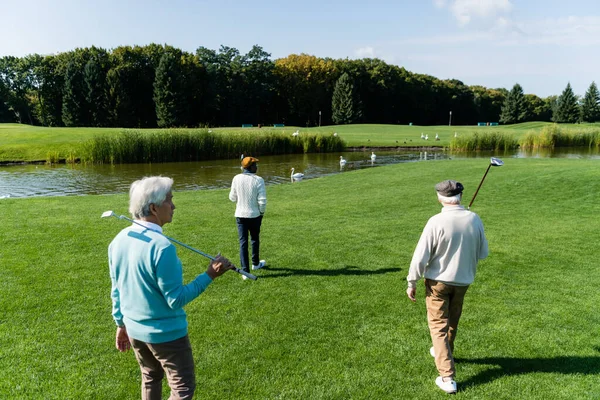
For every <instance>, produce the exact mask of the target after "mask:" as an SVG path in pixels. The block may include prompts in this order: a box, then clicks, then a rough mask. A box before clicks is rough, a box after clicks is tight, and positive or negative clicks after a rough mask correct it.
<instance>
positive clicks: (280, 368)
mask: <svg viewBox="0 0 600 400" xmlns="http://www.w3.org/2000/svg"><path fill="white" fill-rule="evenodd" d="M417 129H419V128H417ZM505 161H506V165H505V166H504V167H502V168H494V169H493V170H491V171H490V173H489V175H488V177H487V179H486V182H485V184H484V185H483V187H482V189H481V190H480V192H479V195H478V197H477V200H476V202H475V204H474V207H473V209H474V211H476V212H478V213H479V215H480V216H481V217H482V219H483V221H484V224H485V228H486V233H487V236H488V239H489V242H490V252H491V254H490V257H489V258H488V259H486V260H484V261H483V262H482V263H481V264H480V268H479V272H478V275H477V278H476V281H475V283H474V284H473V285H472V287H471V288H470V290H469V292H468V293H467V298H466V304H465V310H464V315H463V319H462V322H461V325H460V331H459V334H458V339H457V342H456V346H457V349H456V356H457V358H458V364H457V365H458V376H457V380H458V384H459V389H460V392H459V393H458V395H457V398H465V399H475V398H476V399H515V398H518V399H591V398H599V397H600V386H599V385H598V374H599V373H600V340H599V339H598V326H600V317H599V316H598V313H597V312H596V310H597V308H598V303H599V302H600V294H599V291H598V289H597V288H598V287H599V286H600V275H599V274H598V259H599V256H600V252H599V251H598V240H597V236H598V227H597V221H598V214H599V212H600V202H599V201H598V193H599V192H600V172H599V171H600V169H599V168H598V167H599V164H598V163H599V161H598V160H568V159H507V160H505ZM486 167H487V164H486V163H485V162H482V160H479V159H475V160H460V161H459V160H447V161H431V162H420V163H405V164H397V165H393V166H388V167H381V168H374V169H367V170H358V171H355V172H352V173H347V174H340V175H335V176H331V177H326V178H320V179H313V180H309V181H305V182H300V183H298V184H293V185H292V184H286V185H277V186H271V187H268V188H267V194H268V200H269V204H268V208H267V214H266V217H265V220H264V225H263V235H262V243H263V245H262V256H263V257H264V258H266V259H267V260H268V262H269V267H268V268H266V269H264V270H260V271H257V274H258V275H259V276H260V278H259V280H258V281H256V282H252V281H242V280H241V279H240V276H239V275H237V274H234V273H228V274H226V275H225V276H224V277H222V278H220V279H219V280H217V281H216V282H215V283H214V284H213V285H211V286H210V287H209V288H208V290H207V292H205V293H204V294H203V295H201V296H200V298H199V299H197V300H196V301H195V302H193V303H191V304H189V305H188V306H187V307H186V311H187V313H188V321H189V330H190V337H191V341H192V346H193V348H194V355H195V359H196V364H197V365H196V370H197V376H198V382H199V388H198V391H197V397H198V398H207V399H413V398H419V399H421V398H422V399H431V398H445V395H444V394H443V393H442V392H441V391H439V389H437V388H436V386H435V384H434V379H435V377H436V371H435V367H434V364H433V360H432V359H431V357H430V356H429V353H428V350H429V347H430V339H429V334H428V330H427V326H426V319H425V305H424V290H423V286H422V283H420V285H419V289H418V291H417V296H418V301H417V303H416V304H412V303H411V302H410V301H409V300H408V299H407V298H406V296H405V288H406V281H405V278H406V273H407V269H408V266H409V262H410V259H411V256H412V251H413V250H414V247H415V245H416V242H417V240H418V238H419V235H420V233H421V230H422V228H423V226H424V225H425V223H426V221H427V219H428V218H429V217H430V216H431V215H433V214H435V213H437V212H439V209H440V206H439V205H438V204H437V203H436V200H435V193H434V190H433V186H434V185H435V183H437V182H438V181H440V180H442V179H447V178H455V179H458V180H460V181H461V182H463V184H464V185H465V187H466V191H465V202H468V201H469V200H470V199H471V197H472V195H473V192H474V191H475V188H476V187H477V184H478V183H479V180H480V179H481V177H482V175H483V173H484V171H485V168H486ZM227 193H228V191H227V190H215V191H198V192H177V193H175V198H174V202H175V204H176V205H177V210H176V212H175V218H174V222H173V223H172V224H170V225H167V226H166V229H165V233H166V234H167V235H171V236H173V237H175V238H177V239H179V240H181V241H183V242H185V243H188V244H190V245H192V246H195V247H198V248H200V249H202V250H203V251H206V252H209V253H217V252H218V251H221V252H222V253H223V254H225V255H226V256H230V257H231V258H232V259H233V260H235V261H236V262H237V252H238V250H237V238H236V236H237V235H236V228H235V222H234V219H233V210H234V205H233V203H230V202H229V200H228V199H227ZM0 204H1V205H2V206H3V213H2V230H1V231H0V243H2V245H1V246H0V260H1V264H2V272H3V290H2V291H0V309H1V310H2V313H0V343H1V344H2V346H0V376H2V379H0V398H6V399H21V398H22V399H91V398H96V399H132V398H138V396H139V383H140V376H139V375H140V374H139V370H138V366H137V363H136V361H135V360H134V356H133V354H132V353H128V354H120V353H118V352H117V350H115V348H114V331H115V329H114V324H113V322H112V318H111V315H110V312H111V304H110V296H109V292H110V280H109V277H108V266H107V260H106V258H107V257H106V252H107V245H108V243H109V242H110V241H111V240H112V238H113V237H114V235H115V234H116V233H117V232H118V231H119V230H120V229H121V228H122V227H124V223H123V222H121V221H118V220H116V219H110V220H101V219H100V214H101V213H102V212H103V211H105V210H108V209H112V210H114V211H115V212H117V213H119V214H124V213H126V210H127V196H126V195H125V194H122V195H107V196H79V197H52V198H30V199H3V200H0ZM178 252H179V255H180V257H181V259H182V261H183V265H184V274H185V281H186V282H187V281H189V280H190V279H192V278H193V277H194V276H195V275H196V274H198V273H200V272H202V271H204V270H205V267H206V260H205V259H204V258H201V257H200V256H198V255H196V254H194V253H191V252H189V251H187V250H185V249H183V248H180V249H179V250H178ZM166 393H167V388H166V385H165V394H166ZM165 398H166V397H165Z"/></svg>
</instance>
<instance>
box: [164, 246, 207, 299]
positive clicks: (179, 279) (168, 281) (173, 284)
mask: <svg viewBox="0 0 600 400" xmlns="http://www.w3.org/2000/svg"><path fill="white" fill-rule="evenodd" d="M158 257H159V258H158V261H157V263H156V279H157V283H158V287H159V289H160V291H161V292H162V294H163V296H164V298H165V300H166V301H167V304H168V305H169V307H171V308H172V309H178V308H183V306H185V305H186V304H187V303H189V302H190V301H192V300H194V299H195V298H196V297H198V296H200V294H201V293H202V292H204V290H205V289H206V288H207V287H208V285H209V284H210V283H211V282H212V279H211V278H210V277H209V276H208V275H207V274H206V272H205V273H203V274H200V275H198V276H197V277H196V279H194V280H193V281H191V282H190V283H188V284H187V285H184V284H183V271H182V268H181V261H180V260H179V258H178V257H177V254H176V251H175V246H174V245H172V244H171V245H170V246H168V247H166V248H165V249H163V250H162V252H161V253H159V256H158Z"/></svg>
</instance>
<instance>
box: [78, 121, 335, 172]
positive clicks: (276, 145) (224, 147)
mask: <svg viewBox="0 0 600 400" xmlns="http://www.w3.org/2000/svg"><path fill="white" fill-rule="evenodd" d="M345 147H346V144H345V143H344V141H343V140H342V139H340V138H339V137H335V136H333V135H322V134H316V135H315V134H313V135H311V134H303V135H300V136H298V137H293V136H291V135H286V134H283V133H272V132H267V133H264V134H263V133H260V134H247V133H212V132H208V130H195V131H190V130H179V129H169V130H166V131H160V132H147V131H141V130H124V131H122V132H121V133H120V134H118V135H111V136H107V135H102V136H101V135H98V136H95V137H93V138H92V139H91V140H89V141H87V142H85V143H84V144H83V151H82V153H83V154H82V160H83V161H84V162H90V163H96V164H103V163H111V164H124V163H161V162H179V161H201V160H214V159H227V158H236V157H239V156H240V154H252V155H255V156H259V155H273V154H287V153H318V152H334V151H342V150H343V149H344V148H345Z"/></svg>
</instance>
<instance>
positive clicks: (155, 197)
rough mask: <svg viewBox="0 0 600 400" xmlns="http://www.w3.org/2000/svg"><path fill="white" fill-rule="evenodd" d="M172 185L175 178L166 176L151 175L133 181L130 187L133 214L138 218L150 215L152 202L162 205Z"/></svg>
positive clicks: (130, 211) (130, 204)
mask: <svg viewBox="0 0 600 400" xmlns="http://www.w3.org/2000/svg"><path fill="white" fill-rule="evenodd" d="M172 186H173V179H171V178H167V177H165V176H149V177H146V178H142V179H140V180H139V181H135V182H133V183H132V184H131V188H130V189H129V213H131V216H132V217H133V218H137V219H140V218H143V217H147V216H149V215H150V204H155V205H157V206H160V205H162V203H163V202H164V201H165V199H166V198H167V194H169V192H170V191H171V187H172Z"/></svg>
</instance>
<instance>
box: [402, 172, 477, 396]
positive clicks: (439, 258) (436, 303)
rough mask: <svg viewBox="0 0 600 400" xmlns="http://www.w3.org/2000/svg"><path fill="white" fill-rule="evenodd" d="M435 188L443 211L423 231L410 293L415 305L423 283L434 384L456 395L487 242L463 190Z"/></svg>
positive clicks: (449, 184)
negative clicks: (460, 351)
mask: <svg viewBox="0 0 600 400" xmlns="http://www.w3.org/2000/svg"><path fill="white" fill-rule="evenodd" d="M435 189H436V191H437V197H438V201H439V202H440V203H441V204H442V206H443V208H442V212H441V213H439V214H437V215H434V216H433V217H431V218H430V219H429V221H428V222H427V224H426V225H425V228H424V229H423V233H422V234H421V238H420V239H419V243H418V244H417V248H416V249H415V252H414V254H413V258H412V261H411V263H410V269H409V271H408V277H407V278H406V279H407V281H408V289H406V294H407V295H408V298H409V299H410V300H412V301H413V302H414V301H415V300H416V298H415V294H416V287H417V281H418V280H419V279H421V278H423V277H424V278H425V297H426V298H425V302H426V306H427V322H428V325H429V332H430V334H431V340H432V342H433V347H432V348H431V349H430V353H431V355H432V356H433V357H434V358H435V365H436V367H437V369H438V372H439V376H438V377H437V378H436V380H435V383H436V384H437V386H438V387H439V388H440V389H442V390H443V391H444V392H446V393H456V391H457V387H456V382H455V380H454V377H455V375H456V370H455V366H454V357H453V352H454V340H455V339H456V332H457V328H458V321H459V319H460V315H461V313H462V307H463V300H464V297H465V294H466V292H467V289H468V288H469V285H470V284H471V283H473V280H474V279H475V272H476V269H477V263H478V261H479V260H481V259H484V258H486V257H487V255H488V243H487V239H486V238H485V234H484V231H483V223H482V222H481V219H480V218H479V216H478V215H477V214H475V213H473V212H471V211H469V210H466V209H465V208H464V207H463V206H461V205H460V201H461V198H462V192H463V185H462V184H461V183H460V182H456V181H453V180H447V181H443V182H440V183H438V184H437V185H436V186H435Z"/></svg>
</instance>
